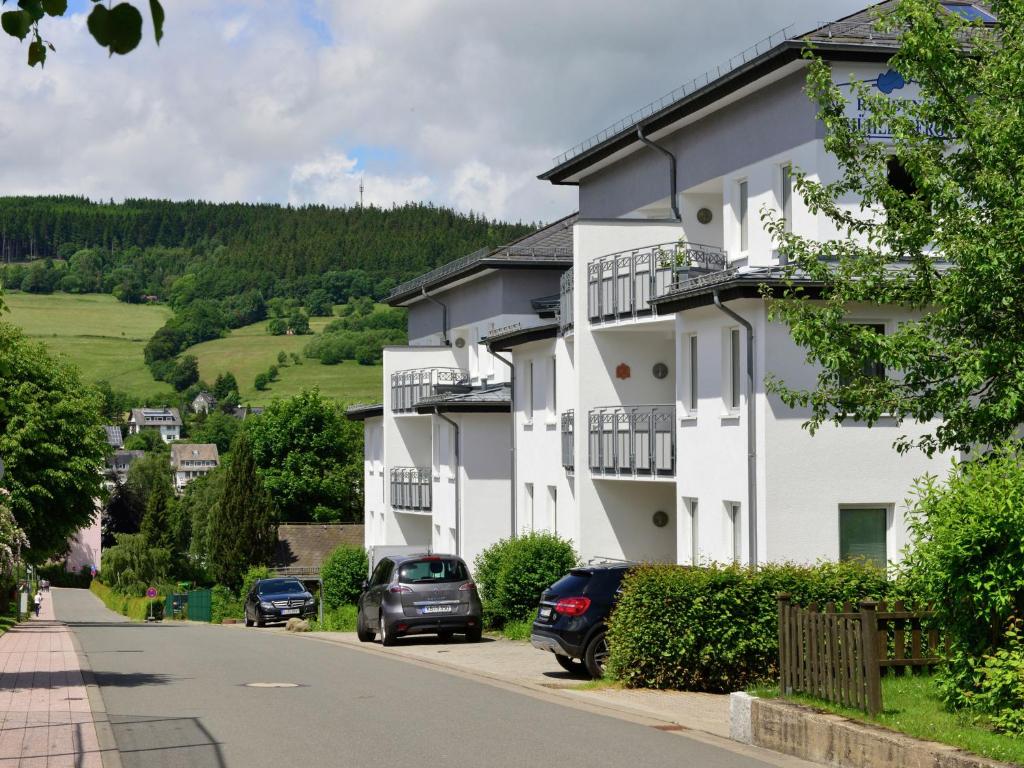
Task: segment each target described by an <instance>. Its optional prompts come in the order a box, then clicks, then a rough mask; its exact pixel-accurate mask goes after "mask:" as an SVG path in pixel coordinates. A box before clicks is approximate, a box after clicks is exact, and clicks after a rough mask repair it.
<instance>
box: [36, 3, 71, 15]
mask: <svg viewBox="0 0 1024 768" xmlns="http://www.w3.org/2000/svg"><path fill="white" fill-rule="evenodd" d="M40 5H42V7H43V10H44V11H46V15H47V16H63V15H64V12H65V11H67V9H68V0H42V2H41V3H40Z"/></svg>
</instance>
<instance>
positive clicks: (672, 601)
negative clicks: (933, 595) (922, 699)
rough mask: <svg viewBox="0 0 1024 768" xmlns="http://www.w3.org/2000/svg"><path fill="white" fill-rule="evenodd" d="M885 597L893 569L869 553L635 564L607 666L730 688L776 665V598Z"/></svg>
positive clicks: (667, 682)
mask: <svg viewBox="0 0 1024 768" xmlns="http://www.w3.org/2000/svg"><path fill="white" fill-rule="evenodd" d="M780 592H788V593H790V595H792V599H793V601H794V602H795V603H798V604H800V605H807V604H808V603H812V602H817V603H820V604H824V603H826V602H829V601H834V602H842V601H844V600H851V601H852V600H859V599H861V598H865V597H874V598H881V597H885V596H886V595H887V594H888V584H887V582H886V580H885V574H884V573H883V572H882V571H880V570H878V569H877V568H874V567H872V566H870V565H866V564H863V563H852V562H846V563H822V564H820V565H817V566H813V567H799V566H795V565H766V566H763V567H761V568H759V569H757V570H751V569H748V568H742V567H739V566H710V567H701V568H692V567H687V566H675V565H671V566H670V565H645V566H641V567H638V568H636V569H635V570H633V571H631V572H630V573H629V574H628V575H627V576H626V578H625V580H624V581H623V591H622V594H621V595H620V598H619V602H618V605H617V607H616V609H615V611H614V613H613V615H612V617H611V619H610V621H609V627H608V640H609V645H610V648H611V657H610V659H609V669H610V672H611V674H612V675H613V676H615V677H617V678H618V679H620V680H621V681H622V682H624V683H625V684H626V685H628V686H630V687H634V688H675V689H681V690H691V691H710V692H728V691H735V690H741V689H743V688H746V687H748V686H750V685H751V684H753V683H757V682H759V681H763V680H768V679H771V678H772V677H773V676H774V675H775V674H776V673H777V667H778V653H779V645H778V601H777V597H778V595H779V593H780Z"/></svg>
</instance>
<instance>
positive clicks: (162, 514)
mask: <svg viewBox="0 0 1024 768" xmlns="http://www.w3.org/2000/svg"><path fill="white" fill-rule="evenodd" d="M164 478H165V479H166V482H158V483H157V484H156V485H155V486H154V487H153V489H152V491H151V492H150V494H149V498H148V499H146V513H145V515H143V517H142V527H141V529H140V533H142V535H143V536H144V537H145V538H146V542H147V543H148V544H149V546H150V547H154V548H157V549H166V550H167V551H168V552H173V551H174V550H175V543H176V542H175V535H174V528H173V526H172V522H173V520H174V491H173V489H172V487H171V472H170V468H169V467H168V468H167V471H166V472H165V473H164Z"/></svg>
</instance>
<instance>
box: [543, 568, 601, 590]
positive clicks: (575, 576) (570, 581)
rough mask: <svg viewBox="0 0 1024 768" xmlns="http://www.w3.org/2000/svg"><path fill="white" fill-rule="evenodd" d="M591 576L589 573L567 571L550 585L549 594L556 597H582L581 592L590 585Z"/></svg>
mask: <svg viewBox="0 0 1024 768" xmlns="http://www.w3.org/2000/svg"><path fill="white" fill-rule="evenodd" d="M590 580H591V574H590V572H589V571H569V573H567V574H566V575H565V576H563V577H562V578H560V579H559V580H558V581H556V582H555V583H554V584H552V585H551V589H550V591H551V592H554V593H555V594H556V595H561V596H565V595H582V594H583V590H585V589H586V588H587V585H588V584H590Z"/></svg>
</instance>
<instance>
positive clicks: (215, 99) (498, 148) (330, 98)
mask: <svg viewBox="0 0 1024 768" xmlns="http://www.w3.org/2000/svg"><path fill="white" fill-rule="evenodd" d="M866 2H867V0H829V2H827V3H823V2H822V0H778V2H775V3H763V4H762V3H757V4H754V3H750V2H749V0H714V2H712V0H699V2H698V0H686V2H679V0H646V2H644V3H639V4H638V3H632V4H624V3H621V2H618V1H617V0H591V1H590V2H584V0H564V2H558V3H550V2H542V0H522V2H519V3H493V4H481V3H466V2H457V1H456V0H392V2H390V3H352V2H345V3H338V2H336V0H314V2H310V0H177V1H176V2H175V3H174V4H173V7H172V6H168V12H169V15H168V19H167V23H166V27H165V37H164V41H163V44H162V45H161V47H160V48H157V47H156V46H155V45H154V44H153V42H152V38H151V37H150V36H149V30H147V37H146V39H145V40H144V41H143V43H142V45H141V46H140V47H139V49H137V50H136V51H135V52H133V53H132V54H130V55H129V56H127V57H113V58H108V57H107V56H106V54H105V52H104V51H103V50H102V49H100V48H99V47H98V46H97V45H96V44H95V43H94V42H93V41H92V39H91V38H90V37H89V35H88V33H87V32H86V31H85V29H84V15H82V14H78V15H75V16H72V17H70V18H67V19H60V20H52V21H49V22H48V27H47V28H46V32H47V35H48V36H49V37H50V38H51V39H52V40H53V42H54V43H55V45H56V46H57V52H56V53H55V54H52V55H51V57H50V61H49V62H48V63H47V65H46V69H45V70H43V71H40V70H39V69H32V70H30V69H29V68H28V67H26V66H25V64H24V58H25V54H26V50H25V46H24V45H19V44H18V43H17V41H15V40H13V39H11V38H7V37H4V39H2V40H0V67H2V69H3V71H4V73H5V76H6V79H5V84H4V88H3V91H2V92H0V151H2V154H3V157H4V168H3V173H2V174H0V193H3V194H37V193H57V192H60V193H77V194H86V195H90V196H93V197H102V198H108V197H114V198H123V197H129V196H153V197H169V198H177V199H180V198H190V197H193V198H194V197H202V198H209V199H215V200H234V199H243V200H265V201H275V200H276V201H281V202H286V201H291V202H318V203H326V204H333V205H344V204H352V203H354V202H356V201H357V199H358V178H359V177H365V180H366V182H365V183H366V188H367V193H368V198H367V199H368V200H371V201H373V202H375V203H380V204H383V205H389V204H391V203H392V202H399V203H400V202H404V201H406V200H409V199H430V200H432V201H433V202H436V203H439V204H448V205H453V206H456V207H458V208H460V209H463V210H470V209H472V210H475V211H478V212H482V213H485V214H487V215H490V216H495V217H502V218H513V219H518V218H521V219H524V220H538V219H545V220H550V219H553V218H556V217H557V216H560V215H562V214H563V213H565V212H567V211H569V210H571V209H572V208H573V207H574V205H575V190H574V189H573V188H561V187H552V186H550V185H548V184H545V183H543V182H540V181H537V180H536V175H537V174H539V173H541V172H543V171H544V170H546V169H547V168H548V166H549V165H550V162H551V158H552V157H553V156H554V155H556V154H558V153H559V152H561V151H562V150H564V149H566V148H567V147H568V146H571V145H573V144H575V143H576V142H578V141H580V140H581V139H583V138H585V137H586V136H588V135H590V134H592V133H595V132H596V131H598V130H600V129H601V128H603V127H604V126H605V125H607V124H609V123H611V122H613V121H614V120H616V119H618V118H619V117H621V116H622V115H624V114H626V113H627V112H630V111H632V110H633V109H635V108H637V107H639V106H642V104H643V103H644V102H645V101H648V100H650V99H653V98H655V97H657V96H660V95H661V94H662V93H664V92H666V91H668V90H671V89H672V88H674V87H675V86H677V85H679V84H680V83H682V82H683V81H685V80H687V79H689V78H690V77H692V76H693V75H695V74H697V73H698V72H699V71H700V70H701V69H703V68H704V67H706V66H709V65H712V64H716V63H718V62H719V61H720V60H722V59H724V58H726V57H728V56H729V55H731V54H733V53H735V52H736V51H737V50H738V49H739V48H742V47H744V46H745V45H747V44H749V43H751V42H754V41H755V40H756V39H758V38H759V37H762V36H764V35H767V34H768V33H770V32H773V31H775V30H776V29H777V28H779V27H781V26H783V25H784V24H786V23H789V22H790V21H793V20H797V21H798V22H799V23H798V27H804V28H809V27H811V26H814V24H815V23H816V22H818V21H820V20H821V17H832V18H834V17H837V16H840V15H842V14H843V13H847V12H849V11H851V10H854V9H856V8H857V7H859V5H861V4H866ZM822 6H827V10H822ZM353 182H355V183H353Z"/></svg>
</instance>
